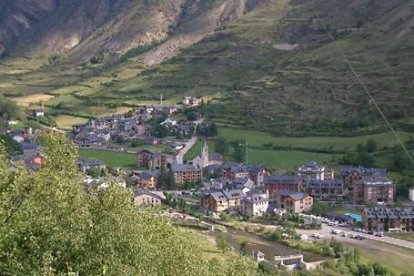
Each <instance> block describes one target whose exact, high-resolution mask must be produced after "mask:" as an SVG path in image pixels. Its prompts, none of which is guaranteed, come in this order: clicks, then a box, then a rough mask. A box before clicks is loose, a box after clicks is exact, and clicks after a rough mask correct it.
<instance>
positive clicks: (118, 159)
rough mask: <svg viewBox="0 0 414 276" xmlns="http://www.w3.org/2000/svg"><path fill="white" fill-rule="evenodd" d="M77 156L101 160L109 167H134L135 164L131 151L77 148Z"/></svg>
mask: <svg viewBox="0 0 414 276" xmlns="http://www.w3.org/2000/svg"><path fill="white" fill-rule="evenodd" d="M79 156H80V157H82V158H86V159H98V160H102V161H103V162H105V164H106V165H108V166H111V167H122V168H134V167H135V165H136V158H135V154H133V153H126V152H118V151H108V150H96V149H79Z"/></svg>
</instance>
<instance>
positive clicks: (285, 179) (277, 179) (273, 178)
mask: <svg viewBox="0 0 414 276" xmlns="http://www.w3.org/2000/svg"><path fill="white" fill-rule="evenodd" d="M263 183H264V184H298V183H299V179H298V178H297V177H296V176H293V175H268V176H264V177H263Z"/></svg>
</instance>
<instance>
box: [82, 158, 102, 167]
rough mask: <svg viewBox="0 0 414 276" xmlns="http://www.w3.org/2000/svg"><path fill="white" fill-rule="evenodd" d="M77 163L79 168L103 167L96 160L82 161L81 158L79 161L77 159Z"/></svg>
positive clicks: (99, 161) (100, 162)
mask: <svg viewBox="0 0 414 276" xmlns="http://www.w3.org/2000/svg"><path fill="white" fill-rule="evenodd" d="M77 163H78V165H79V166H91V167H94V166H103V165H104V162H103V161H101V160H97V159H82V158H80V159H78V162H77Z"/></svg>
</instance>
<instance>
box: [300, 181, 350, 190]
mask: <svg viewBox="0 0 414 276" xmlns="http://www.w3.org/2000/svg"><path fill="white" fill-rule="evenodd" d="M343 186H344V183H343V181H342V180H310V181H309V182H308V183H307V184H306V188H325V189H338V188H342V187H343Z"/></svg>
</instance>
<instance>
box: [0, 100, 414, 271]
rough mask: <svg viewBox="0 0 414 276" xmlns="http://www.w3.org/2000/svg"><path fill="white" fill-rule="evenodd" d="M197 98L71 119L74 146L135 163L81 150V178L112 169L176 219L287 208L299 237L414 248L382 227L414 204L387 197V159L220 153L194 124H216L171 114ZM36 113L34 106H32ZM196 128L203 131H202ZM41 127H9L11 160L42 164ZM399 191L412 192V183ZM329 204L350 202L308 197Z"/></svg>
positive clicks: (242, 218) (242, 216)
mask: <svg viewBox="0 0 414 276" xmlns="http://www.w3.org/2000/svg"><path fill="white" fill-rule="evenodd" d="M201 103H202V102H201V101H200V100H199V99H196V98H194V97H185V98H184V99H183V102H182V104H180V105H175V106H164V105H163V104H162V100H161V104H159V105H147V106H141V107H138V108H134V109H132V110H131V111H129V112H128V113H125V114H113V115H111V116H108V117H101V118H96V119H90V120H89V121H88V122H87V123H86V124H83V125H75V126H73V130H72V131H71V133H70V134H69V136H70V138H71V139H72V141H73V142H74V143H75V144H76V145H77V147H78V148H80V149H81V148H96V149H105V150H108V151H128V152H130V153H133V154H134V155H135V158H136V164H135V168H133V169H130V170H123V169H119V168H109V167H108V166H107V164H105V162H103V161H102V160H97V159H88V158H79V160H78V166H79V170H80V172H81V173H83V175H84V182H85V185H86V186H96V187H99V188H100V189H104V188H105V187H107V185H108V183H107V178H106V177H107V176H108V175H113V176H114V177H115V179H116V181H117V182H118V183H119V184H120V185H122V186H123V187H125V188H126V189H130V190H131V192H132V194H133V198H132V200H133V202H134V203H135V204H136V205H137V206H138V207H139V208H155V209H157V208H161V209H163V208H169V210H170V211H169V212H166V213H164V215H166V216H170V217H172V218H174V219H177V218H178V219H180V220H182V221H184V222H185V221H186V220H189V219H190V220H192V221H193V222H194V221H197V223H199V224H202V225H203V226H207V230H208V231H212V232H213V231H214V228H215V225H216V227H217V224H218V225H220V224H221V225H224V226H225V227H228V226H229V225H231V224H229V223H228V222H227V221H228V220H229V218H231V219H230V221H234V220H235V221H239V222H244V223H246V224H245V225H249V224H248V223H249V222H250V223H255V225H256V226H257V225H262V227H268V225H269V224H272V221H274V220H275V218H285V219H286V220H290V221H292V222H295V227H297V228H298V229H305V230H304V231H302V232H300V231H299V232H298V233H301V234H300V236H299V237H300V240H302V241H303V242H312V241H314V240H319V239H327V238H328V237H332V235H335V236H339V235H341V239H354V240H364V239H374V240H378V239H381V241H383V242H389V243H392V244H398V245H399V246H403V247H407V248H411V249H413V248H414V246H413V243H412V242H407V241H403V240H400V241H398V240H397V239H392V240H389V239H391V238H388V237H386V233H388V232H414V207H413V204H411V205H407V206H396V205H395V199H396V198H395V197H396V183H395V182H394V180H393V179H392V178H391V177H390V176H389V174H388V171H387V169H386V168H366V167H362V166H343V167H341V168H339V170H335V169H333V168H330V167H327V166H325V165H324V164H320V163H318V162H315V161H311V160H303V165H301V166H299V167H297V168H296V170H294V171H289V172H286V173H284V174H278V173H275V172H272V170H271V169H269V168H267V167H266V166H264V165H261V164H251V163H250V162H248V160H244V162H234V161H232V160H226V158H225V157H224V156H223V155H222V154H220V153H217V152H212V151H211V150H210V149H209V145H208V143H207V140H206V137H205V136H203V135H202V134H203V133H204V132H205V129H207V130H208V131H213V132H214V129H212V128H214V127H213V126H212V124H211V123H208V122H205V121H204V118H203V117H202V115H201V114H199V113H197V112H191V113H188V112H187V113H186V117H184V118H183V117H182V116H181V118H182V119H176V118H175V117H179V116H177V113H179V114H183V110H191V108H193V107H196V106H198V105H200V104H201ZM184 114H185V113H184ZM43 115H44V114H43V113H42V112H40V111H36V114H34V116H40V117H41V116H43ZM199 129H203V131H204V132H202V133H201V134H200V131H199ZM41 131H42V130H41V129H31V128H27V129H23V130H18V131H9V132H8V135H9V136H10V138H11V139H12V140H13V141H14V142H16V143H18V144H20V145H21V149H22V154H20V155H16V156H12V158H11V159H12V161H13V162H14V163H15V164H20V163H24V164H25V165H26V167H27V168H29V169H30V170H37V169H38V168H39V167H40V166H42V164H43V162H44V160H43V158H42V153H41V146H40V145H39V144H38V143H37V137H38V136H39V134H40V133H41ZM197 139H198V140H200V141H202V143H203V146H202V148H201V150H200V152H199V154H198V155H197V156H196V157H195V158H192V159H189V160H185V158H184V156H185V154H186V153H187V152H188V151H189V150H190V149H191V148H192V147H193V146H194V143H195V141H196V140H197ZM134 143H137V144H139V145H142V144H145V145H151V146H154V145H163V146H164V148H163V151H161V152H160V151H154V150H151V149H147V148H144V149H139V150H135V149H134V147H133V146H132V145H133V144H134ZM407 196H408V197H409V200H410V201H411V202H414V188H412V189H411V190H410V192H409V195H407ZM334 204H335V205H340V206H348V207H349V208H348V209H349V212H335V210H334V209H333V210H328V211H326V210H324V211H322V212H318V213H316V212H315V210H316V207H315V206H320V205H324V206H332V205H334ZM352 210H359V212H358V213H353V212H352ZM298 217H299V220H298ZM298 221H299V222H298ZM284 234H286V233H284ZM288 236H289V235H288V234H286V237H288ZM396 240H397V241H396ZM265 255H266V254H265V253H263V252H261V251H260V250H258V249H254V250H253V251H252V256H253V257H254V258H255V259H257V260H258V261H261V260H264V259H265ZM292 256H293V257H292ZM292 256H290V257H289V256H288V257H286V256H285V257H286V259H284V258H283V256H278V257H275V258H276V259H277V258H279V259H278V261H277V262H276V263H277V264H278V265H279V266H280V265H284V260H287V261H288V260H291V259H296V260H299V261H298V262H293V263H294V265H293V266H292V265H291V266H289V265H288V266H286V267H287V268H292V269H293V268H296V267H300V266H301V265H304V264H305V265H306V263H305V262H304V261H303V256H302V255H300V254H299V255H292ZM310 267H312V265H310Z"/></svg>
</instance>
